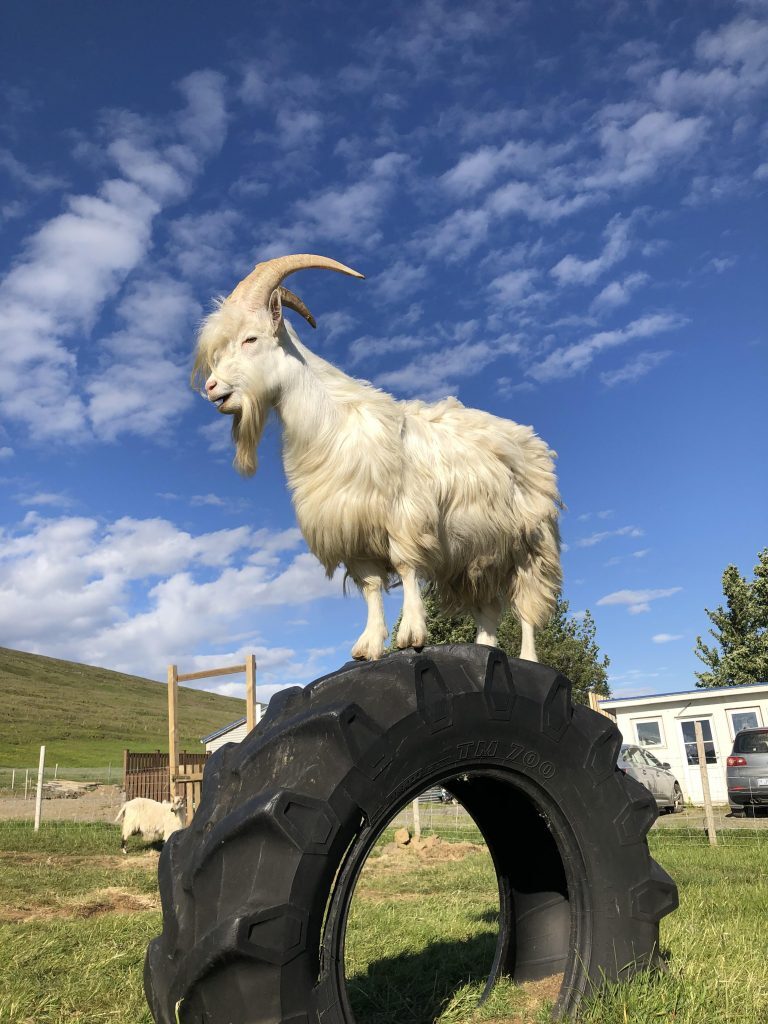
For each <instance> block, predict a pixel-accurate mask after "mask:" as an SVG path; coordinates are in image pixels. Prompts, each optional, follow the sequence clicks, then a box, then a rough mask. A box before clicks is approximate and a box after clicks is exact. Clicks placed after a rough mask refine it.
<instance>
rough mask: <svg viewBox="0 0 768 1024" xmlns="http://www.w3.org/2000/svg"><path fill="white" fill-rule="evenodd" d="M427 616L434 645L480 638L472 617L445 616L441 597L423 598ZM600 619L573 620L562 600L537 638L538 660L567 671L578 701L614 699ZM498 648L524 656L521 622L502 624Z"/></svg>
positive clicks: (394, 634)
mask: <svg viewBox="0 0 768 1024" xmlns="http://www.w3.org/2000/svg"><path fill="white" fill-rule="evenodd" d="M424 605H425V607H426V611H427V642H428V643H430V644H469V643H472V642H473V641H474V639H475V624H474V622H473V621H472V619H471V618H470V616H468V615H462V616H457V615H453V616H452V615H445V614H443V612H442V611H441V610H440V606H439V604H438V602H437V600H436V598H435V597H434V596H433V595H432V594H430V593H429V592H428V591H427V593H425V595H424ZM399 625H400V619H398V620H397V622H396V623H395V625H394V627H393V629H392V641H391V645H390V649H394V648H395V647H396V640H397V628H398V626H399ZM596 632H597V629H596V626H595V620H594V619H593V618H592V616H591V614H590V613H589V612H588V611H587V612H585V613H584V615H583V617H581V618H578V619H577V618H569V616H568V602H567V601H566V600H564V599H563V598H562V597H558V599H557V604H556V606H555V610H554V613H553V615H552V618H551V619H550V621H549V622H548V624H547V625H546V626H545V627H544V629H541V630H539V631H538V632H537V634H536V650H537V653H538V655H539V660H540V661H541V662H542V663H543V664H545V665H551V667H552V668H556V669H557V670H558V672H562V673H563V675H564V676H567V677H568V678H569V679H570V680H571V682H572V683H573V699H574V700H576V701H579V702H580V703H581V704H588V703H589V692H590V691H592V692H594V693H596V694H598V696H600V697H609V696H610V694H611V691H610V689H609V687H608V665H609V664H610V659H609V657H608V655H607V654H605V655H603V656H602V658H601V657H600V648H599V647H598V645H597V641H596V639H595V636H596ZM497 637H498V641H499V647H500V648H501V649H502V650H503V651H504V652H505V653H506V654H508V655H509V656H510V657H512V658H517V657H518V656H519V654H520V623H519V622H518V621H517V619H516V618H515V617H514V616H513V615H512V614H511V613H507V615H505V616H504V618H503V619H502V620H501V623H500V625H499V631H498V634H497Z"/></svg>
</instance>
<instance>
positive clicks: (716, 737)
mask: <svg viewBox="0 0 768 1024" xmlns="http://www.w3.org/2000/svg"><path fill="white" fill-rule="evenodd" d="M598 703H599V706H600V710H601V711H603V712H606V713H608V714H609V715H610V716H611V717H612V718H615V720H616V724H617V725H618V727H619V731H620V732H621V735H622V736H623V737H624V742H625V743H637V744H638V745H640V746H643V747H647V748H648V750H650V751H651V752H652V753H653V754H654V755H655V756H656V757H657V758H658V760H659V761H662V762H663V761H667V762H668V763H669V765H670V767H671V769H672V771H673V772H674V774H675V776H676V777H677V780H678V782H679V783H680V785H681V786H682V789H683V794H684V795H685V798H686V800H690V801H692V802H693V803H694V804H699V803H703V800H704V798H703V795H702V787H701V773H700V768H699V758H698V754H697V751H696V736H695V725H694V723H695V722H696V720H697V719H698V720H699V721H700V722H701V731H702V735H703V738H704V750H705V756H706V759H707V774H708V775H709V791H710V795H711V797H712V802H713V803H722V804H725V803H727V802H728V794H727V790H726V784H725V769H726V763H725V761H726V758H727V757H728V755H729V754H730V752H731V748H732V746H733V738H734V736H735V735H736V733H737V732H739V730H741V729H751V728H755V727H757V726H763V725H768V683H754V684H752V685H748V686H719V687H713V688H712V689H707V690H703V689H702V690H685V691H684V692H682V693H654V694H650V695H649V696H647V697H614V698H610V699H604V700H600V701H599V702H598Z"/></svg>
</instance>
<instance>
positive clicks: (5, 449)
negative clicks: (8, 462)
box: [0, 444, 14, 459]
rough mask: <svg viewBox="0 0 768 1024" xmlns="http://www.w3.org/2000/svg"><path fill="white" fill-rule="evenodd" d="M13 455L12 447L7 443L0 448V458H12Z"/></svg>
mask: <svg viewBox="0 0 768 1024" xmlns="http://www.w3.org/2000/svg"><path fill="white" fill-rule="evenodd" d="M13 456H14V451H13V448H10V447H9V446H8V445H7V444H6V445H3V446H2V448H0V459H12V458H13Z"/></svg>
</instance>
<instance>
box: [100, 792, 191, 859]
mask: <svg viewBox="0 0 768 1024" xmlns="http://www.w3.org/2000/svg"><path fill="white" fill-rule="evenodd" d="M121 818H122V822H123V828H122V837H123V841H122V843H121V844H120V849H121V850H122V851H123V853H126V848H125V843H126V840H127V839H128V836H134V835H137V834H141V835H142V836H144V838H145V839H146V840H147V841H148V842H150V843H155V842H158V841H159V840H161V839H162V840H163V842H165V841H166V840H167V839H168V836H170V835H172V834H173V833H174V832H175V831H176V830H177V829H180V828H184V822H185V814H184V801H183V799H182V798H181V797H178V796H177V797H176V798H175V799H173V800H171V801H170V802H169V801H167V800H163V802H162V803H159V802H158V801H157V800H149V799H147V798H146V797H143V796H137V797H134V798H133V800H128V801H127V802H126V803H124V804H123V806H122V807H121V808H120V810H119V811H118V812H117V817H116V818H115V822H118V821H120V819H121Z"/></svg>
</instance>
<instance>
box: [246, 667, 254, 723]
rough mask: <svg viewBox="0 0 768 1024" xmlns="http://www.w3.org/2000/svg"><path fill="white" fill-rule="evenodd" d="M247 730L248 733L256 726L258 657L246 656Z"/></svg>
mask: <svg viewBox="0 0 768 1024" xmlns="http://www.w3.org/2000/svg"><path fill="white" fill-rule="evenodd" d="M245 719H246V722H245V728H246V730H247V731H248V732H250V731H251V729H253V728H254V727H255V725H256V655H255V654H247V655H246V656H245Z"/></svg>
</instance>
